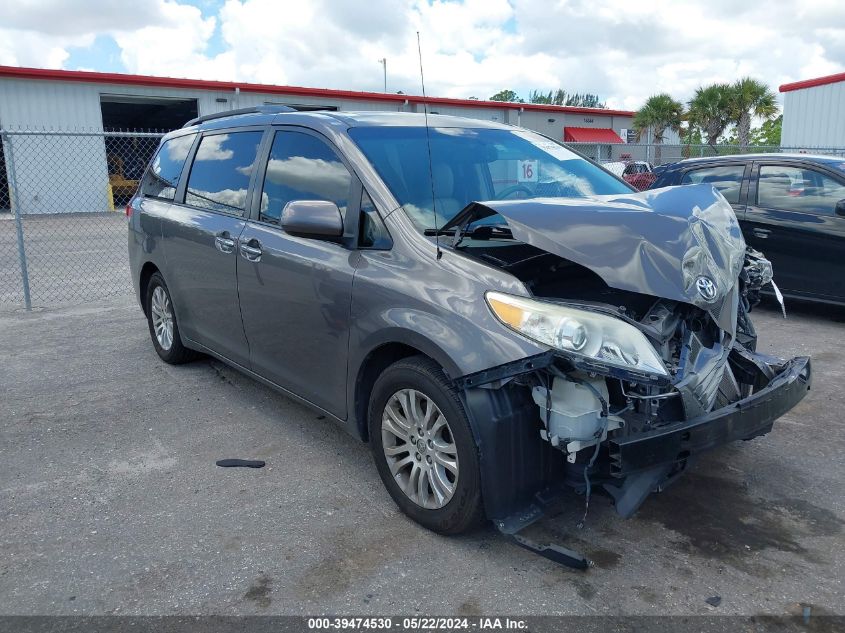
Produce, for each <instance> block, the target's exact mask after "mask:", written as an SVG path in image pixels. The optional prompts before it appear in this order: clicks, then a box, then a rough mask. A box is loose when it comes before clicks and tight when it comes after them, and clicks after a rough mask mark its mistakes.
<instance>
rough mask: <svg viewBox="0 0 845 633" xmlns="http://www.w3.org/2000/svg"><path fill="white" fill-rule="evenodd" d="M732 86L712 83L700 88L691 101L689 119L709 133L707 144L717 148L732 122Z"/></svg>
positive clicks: (691, 122) (705, 132)
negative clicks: (718, 142) (723, 133)
mask: <svg viewBox="0 0 845 633" xmlns="http://www.w3.org/2000/svg"><path fill="white" fill-rule="evenodd" d="M730 99H731V86H729V85H728V84H712V85H710V86H706V87H703V88H698V89H697V90H696V91H695V95H694V96H693V98H692V99H690V102H689V113H688V116H689V121H690V124H692V125H697V126H698V127H699V128H701V130H702V131H703V132H704V134H706V135H707V144H708V145H709V146H710V147H712V148H713V149H714V150H715V149H716V141H717V140H718V138H719V137H720V136H721V135H722V132H724V131H725V128H726V127H728V123H730V119H731V112H730Z"/></svg>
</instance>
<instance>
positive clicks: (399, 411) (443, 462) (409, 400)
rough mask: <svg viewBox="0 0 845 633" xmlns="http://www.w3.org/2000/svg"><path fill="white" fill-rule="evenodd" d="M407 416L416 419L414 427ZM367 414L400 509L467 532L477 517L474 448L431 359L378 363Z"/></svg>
mask: <svg viewBox="0 0 845 633" xmlns="http://www.w3.org/2000/svg"><path fill="white" fill-rule="evenodd" d="M430 403H433V405H434V407H432V406H431V404H430ZM406 407H407V408H408V409H411V411H410V413H409V412H406V411H405V410H404V409H405V408H406ZM386 409H388V411H386ZM414 412H416V413H417V416H416V417H415V416H414ZM385 417H386V421H385ZM444 418H445V420H444ZM409 420H417V421H418V424H417V426H416V429H414V428H411V427H413V426H414V425H412V424H409ZM420 420H422V422H420ZM367 421H368V428H369V433H370V448H371V450H372V453H373V458H374V460H375V462H376V468H377V469H378V472H379V476H381V479H382V481H383V482H384V485H385V487H386V488H387V491H388V492H389V493H390V496H391V497H393V500H394V501H395V502H396V505H398V506H399V508H400V509H401V510H402V511H403V512H404V513H405V514H407V515H408V516H409V517H411V518H412V519H413V520H414V521H416V522H417V523H419V524H420V525H422V526H424V527H427V528H428V529H430V530H433V531H435V532H438V533H440V534H460V533H462V532H467V531H469V530H471V529H473V528H475V527H477V526H478V525H479V524H480V523H481V522H482V521H483V519H484V508H483V505H482V500H481V475H480V470H479V460H478V447H477V446H476V443H475V439H474V437H473V434H472V430H471V429H470V425H469V420H468V419H467V415H466V412H465V411H464V407H463V404H462V403H461V400H460V398H459V397H458V393H457V391H456V390H455V388H454V387H453V386H452V385H451V384H450V383H449V382H448V381H447V379H446V376H445V374H444V373H443V370H442V369H441V368H440V366H439V365H438V364H437V363H435V362H434V361H432V360H431V359H430V358H427V357H425V356H412V357H410V358H405V359H403V360H400V361H398V362H396V363H394V364H393V365H390V366H389V367H388V368H387V369H385V370H384V372H383V373H382V374H381V375H380V376H379V377H378V379H377V380H376V382H375V384H374V385H373V390H372V394H371V396H370V403H369V409H368V414H367ZM423 427H426V428H423ZM420 428H423V431H424V432H423V435H422V436H420V434H419V432H418V429H420ZM387 429H390V430H387ZM402 433H404V436H403V435H402ZM420 441H422V444H420ZM386 446H387V449H388V450H389V451H390V452H391V455H388V454H387V453H386V451H385V447H386ZM453 456H454V457H455V458H456V459H453ZM400 463H401V464H402V465H401V467H400ZM447 464H448V467H447ZM415 465H416V476H414V471H415ZM449 484H451V492H450V490H449ZM406 490H410V491H411V492H410V493H408V492H406Z"/></svg>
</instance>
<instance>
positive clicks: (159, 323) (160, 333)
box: [150, 286, 173, 351]
mask: <svg viewBox="0 0 845 633" xmlns="http://www.w3.org/2000/svg"><path fill="white" fill-rule="evenodd" d="M150 312H151V317H152V320H153V331H154V332H155V337H156V340H157V341H158V344H159V345H160V346H161V348H162V349H163V350H165V351H167V350H169V349H170V346H171V345H173V306H172V305H171V303H170V297H168V296H167V293H166V292H165V290H164V288H163V287H162V286H156V288H155V290H153V296H152V299H151V301H150Z"/></svg>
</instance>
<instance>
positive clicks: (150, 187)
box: [141, 134, 197, 200]
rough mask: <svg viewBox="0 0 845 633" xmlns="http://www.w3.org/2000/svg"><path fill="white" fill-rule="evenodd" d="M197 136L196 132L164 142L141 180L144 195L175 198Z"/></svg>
mask: <svg viewBox="0 0 845 633" xmlns="http://www.w3.org/2000/svg"><path fill="white" fill-rule="evenodd" d="M196 137H197V135H196V134H186V135H185V136H177V137H176V138H171V139H169V140H167V141H165V142H164V143H162V145H161V147H160V148H159V150H158V153H156V155H155V157H154V158H153V160H152V162H151V163H150V166H149V167H148V168H147V171H146V172H145V173H144V179H143V180H142V181H141V193H142V194H143V195H145V196H152V197H154V198H164V199H166V200H173V198H174V196H175V195H176V187H177V186H178V185H179V177H180V176H181V175H182V169H183V168H184V167H185V159H186V158H187V157H188V152H190V151H191V146H192V145H193V144H194V139H195V138H196Z"/></svg>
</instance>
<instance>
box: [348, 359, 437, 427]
mask: <svg viewBox="0 0 845 633" xmlns="http://www.w3.org/2000/svg"><path fill="white" fill-rule="evenodd" d="M420 354H422V355H423V356H427V355H426V354H424V353H423V352H421V351H420V350H418V349H417V348H415V347H411V346H410V345H405V344H404V343H386V344H384V345H382V346H381V347H377V348H376V349H374V350H373V351H372V352H370V354H369V355H368V356H367V357H366V358H365V359H364V362H363V363H361V369H360V370H358V380H357V381H356V382H355V420H356V422H357V424H358V432H359V433H360V434H361V439H363V440H364V441H365V442H366V441H369V439H370V438H369V431H368V430H367V409H368V407H369V404H370V394H371V393H372V391H373V385H374V384H375V382H376V380H378V377H379V376H380V375H381V373H382V372H383V371H384V370H385V369H387V368H388V367H389V366H390V365H392V364H393V363H395V362H396V361H397V360H401V359H403V358H408V357H409V356H418V355H420ZM429 358H430V357H429Z"/></svg>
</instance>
